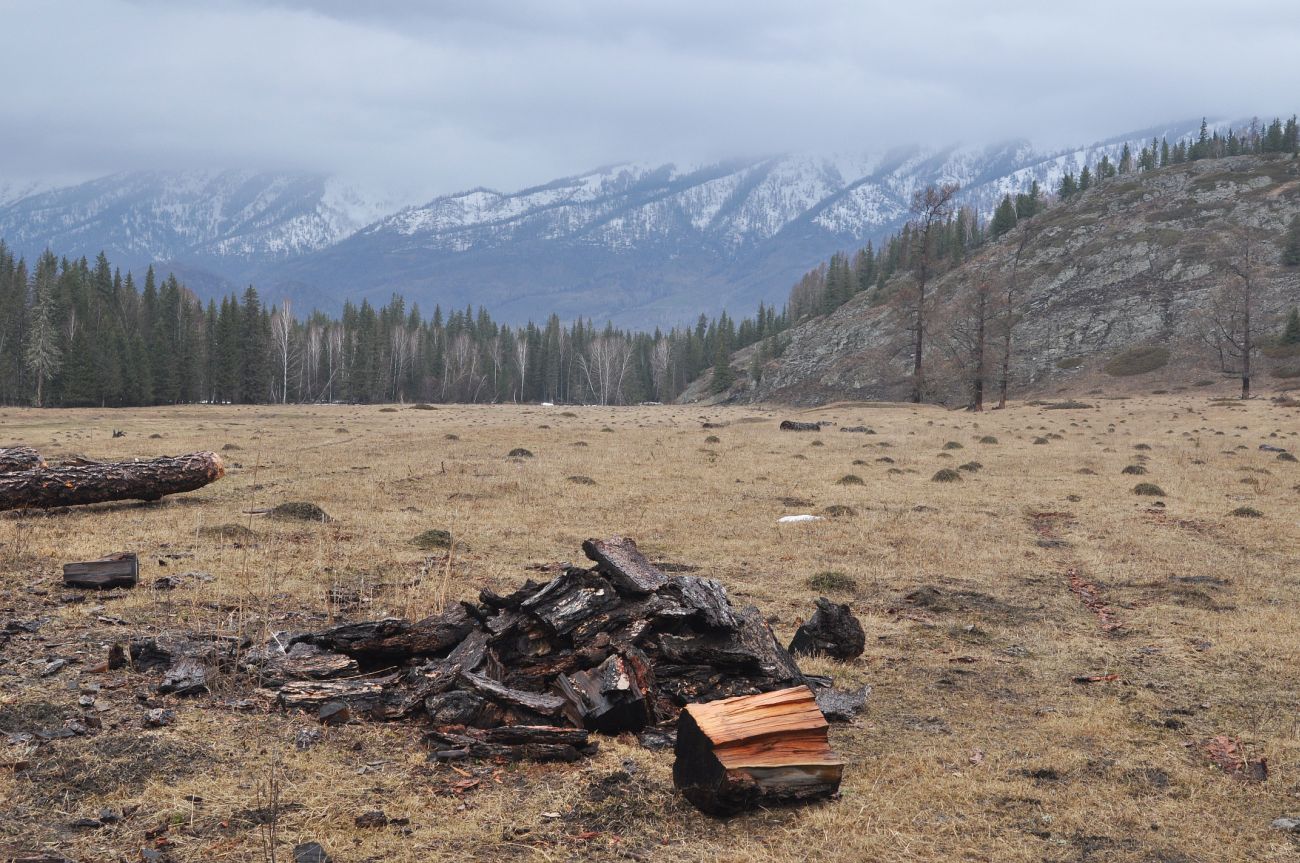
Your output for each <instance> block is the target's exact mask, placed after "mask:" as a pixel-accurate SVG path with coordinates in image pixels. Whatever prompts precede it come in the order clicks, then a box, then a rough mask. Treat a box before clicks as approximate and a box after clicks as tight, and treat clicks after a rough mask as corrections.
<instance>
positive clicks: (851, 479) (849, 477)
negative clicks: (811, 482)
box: [835, 473, 866, 485]
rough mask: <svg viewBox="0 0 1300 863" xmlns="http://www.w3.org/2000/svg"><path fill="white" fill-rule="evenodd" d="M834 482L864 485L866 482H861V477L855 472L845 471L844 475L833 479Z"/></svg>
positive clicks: (837, 483)
mask: <svg viewBox="0 0 1300 863" xmlns="http://www.w3.org/2000/svg"><path fill="white" fill-rule="evenodd" d="M835 484H836V485H865V484H866V483H865V482H863V480H862V477H860V476H858V475H857V474H856V473H846V474H845V475H844V476H842V477H840V478H839V479H837V480H836V481H835Z"/></svg>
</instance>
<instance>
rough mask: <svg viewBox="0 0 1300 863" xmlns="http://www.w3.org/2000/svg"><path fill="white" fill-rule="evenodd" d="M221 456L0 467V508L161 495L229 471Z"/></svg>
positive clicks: (202, 483) (199, 484) (189, 488)
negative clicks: (6, 470)
mask: <svg viewBox="0 0 1300 863" xmlns="http://www.w3.org/2000/svg"><path fill="white" fill-rule="evenodd" d="M225 472H226V469H225V465H224V464H223V463H222V461H221V456H219V455H217V454H216V453H214V452H196V453H190V454H189V455H182V456H164V457H163V458H156V459H152V460H150V461H134V462H115V463H114V462H104V463H102V464H88V465H73V466H66V465H64V466H56V467H44V468H36V469H32V470H25V471H17V472H13V473H0V511H3V510H10V509H49V508H51V507H56V506H80V505H83V504H89V503H104V502H106V501H114V500H158V499H159V498H161V497H163V496H164V495H169V494H177V493H179V492H185V491H193V490H195V489H197V488H202V487H203V486H205V485H207V484H208V483H210V482H215V481H216V480H219V479H221V477H222V476H224V475H225Z"/></svg>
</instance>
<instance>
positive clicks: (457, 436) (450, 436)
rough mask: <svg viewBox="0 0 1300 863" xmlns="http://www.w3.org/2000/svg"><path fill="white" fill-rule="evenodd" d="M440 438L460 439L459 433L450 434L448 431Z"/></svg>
mask: <svg viewBox="0 0 1300 863" xmlns="http://www.w3.org/2000/svg"><path fill="white" fill-rule="evenodd" d="M442 439H443V440H460V435H458V434H450V433H448V434H445V435H443V436H442Z"/></svg>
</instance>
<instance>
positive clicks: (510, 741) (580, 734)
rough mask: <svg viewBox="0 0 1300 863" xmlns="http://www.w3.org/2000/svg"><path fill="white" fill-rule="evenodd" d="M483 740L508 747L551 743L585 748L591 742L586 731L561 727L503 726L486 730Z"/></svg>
mask: <svg viewBox="0 0 1300 863" xmlns="http://www.w3.org/2000/svg"><path fill="white" fill-rule="evenodd" d="M483 740H484V741H486V742H487V743H503V744H505V745H507V746H519V745H520V744H523V743H549V744H558V745H567V746H574V747H583V746H586V745H587V744H588V743H589V742H590V741H589V735H588V734H587V732H586V731H585V730H584V729H581V728H565V727H564V726H560V725H503V726H501V727H500V728H488V729H485V730H484V731H483Z"/></svg>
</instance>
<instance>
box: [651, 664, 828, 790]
mask: <svg viewBox="0 0 1300 863" xmlns="http://www.w3.org/2000/svg"><path fill="white" fill-rule="evenodd" d="M828 727H829V726H828V725H827V723H826V719H825V717H823V716H822V712H821V710H819V709H818V708H817V702H816V700H814V698H813V694H812V691H811V690H810V689H809V688H808V687H806V686H797V687H793V688H791V689H780V690H777V691H776V692H767V693H763V694H761V695H750V696H741V697H739V698H726V699H723V700H721V701H713V702H710V703H708V704H688V705H686V707H685V709H683V710H682V713H681V716H680V717H679V718H678V721H677V744H676V748H675V754H676V759H675V760H674V762H673V784H674V785H676V786H677V788H678V790H680V791H681V792H682V796H683V797H685V798H686V799H687V800H689V801H690V802H691V803H692V804H693V805H694V806H695V807H697V808H698V809H700V810H702V811H704V812H707V813H709V814H710V815H719V816H727V815H733V814H735V813H737V812H741V811H743V810H746V809H753V808H755V807H758V806H771V805H779V804H790V803H802V802H806V801H809V800H816V799H818V798H822V797H830V796H832V795H834V794H835V793H836V792H837V791H838V790H839V787H840V777H841V775H842V774H843V771H844V762H843V761H841V760H840V759H839V758H837V757H836V756H835V754H834V753H833V752H831V749H830V746H829V744H828V743H827V740H826V733H827V728H828Z"/></svg>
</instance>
